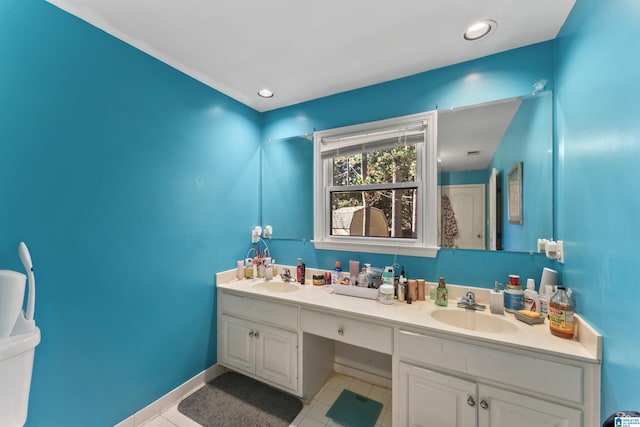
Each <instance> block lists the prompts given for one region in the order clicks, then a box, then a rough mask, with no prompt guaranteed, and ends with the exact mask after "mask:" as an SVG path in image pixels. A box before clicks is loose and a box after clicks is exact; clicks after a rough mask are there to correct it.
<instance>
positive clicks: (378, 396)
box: [367, 385, 391, 406]
mask: <svg viewBox="0 0 640 427" xmlns="http://www.w3.org/2000/svg"><path fill="white" fill-rule="evenodd" d="M367 397H368V398H370V399H373V400H375V401H377V402H380V403H382V404H383V405H384V406H390V405H391V390H389V389H388V388H384V387H380V386H377V385H374V386H372V387H371V390H370V391H369V394H367Z"/></svg>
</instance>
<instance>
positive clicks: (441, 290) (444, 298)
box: [436, 277, 449, 307]
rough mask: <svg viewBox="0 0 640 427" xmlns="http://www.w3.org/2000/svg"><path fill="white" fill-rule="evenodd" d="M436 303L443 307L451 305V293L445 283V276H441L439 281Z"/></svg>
mask: <svg viewBox="0 0 640 427" xmlns="http://www.w3.org/2000/svg"><path fill="white" fill-rule="evenodd" d="M436 304H438V305H439V306H442V307H446V306H448V305H449V293H448V291H447V285H446V284H445V283H444V277H440V281H439V282H438V289H436Z"/></svg>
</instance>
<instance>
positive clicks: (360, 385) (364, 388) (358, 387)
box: [348, 380, 373, 396]
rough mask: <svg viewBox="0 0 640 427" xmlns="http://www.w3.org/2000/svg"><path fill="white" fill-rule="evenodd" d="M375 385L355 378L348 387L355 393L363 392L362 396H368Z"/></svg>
mask: <svg viewBox="0 0 640 427" xmlns="http://www.w3.org/2000/svg"><path fill="white" fill-rule="evenodd" d="M372 387H373V386H372V385H371V384H369V383H366V382H364V381H360V380H353V382H352V383H351V384H350V385H349V387H348V389H349V390H351V391H352V392H354V393H358V394H361V395H362V396H367V395H368V394H369V391H371V388H372Z"/></svg>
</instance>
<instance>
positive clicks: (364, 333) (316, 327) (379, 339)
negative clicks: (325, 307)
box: [300, 310, 393, 354]
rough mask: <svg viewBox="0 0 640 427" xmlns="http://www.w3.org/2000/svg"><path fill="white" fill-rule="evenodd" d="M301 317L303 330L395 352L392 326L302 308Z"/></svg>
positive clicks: (359, 345)
mask: <svg viewBox="0 0 640 427" xmlns="http://www.w3.org/2000/svg"><path fill="white" fill-rule="evenodd" d="M300 318H301V323H302V331H303V332H309V333H311V334H314V335H319V336H321V337H325V338H330V339H333V340H336V341H340V342H344V343H347V344H352V345H355V346H358V347H364V348H368V349H370V350H375V351H379V352H381V353H386V354H393V328H391V327H388V326H381V325H377V324H375V323H369V322H365V321H362V320H356V319H351V318H348V317H341V316H336V315H332V314H326V313H320V312H318V311H312V310H302V313H301V315H300Z"/></svg>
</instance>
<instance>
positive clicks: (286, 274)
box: [280, 268, 296, 282]
mask: <svg viewBox="0 0 640 427" xmlns="http://www.w3.org/2000/svg"><path fill="white" fill-rule="evenodd" d="M280 277H282V281H283V282H295V281H296V279H295V278H294V277H291V271H290V270H289V269H288V268H285V270H284V273H281V274H280Z"/></svg>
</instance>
